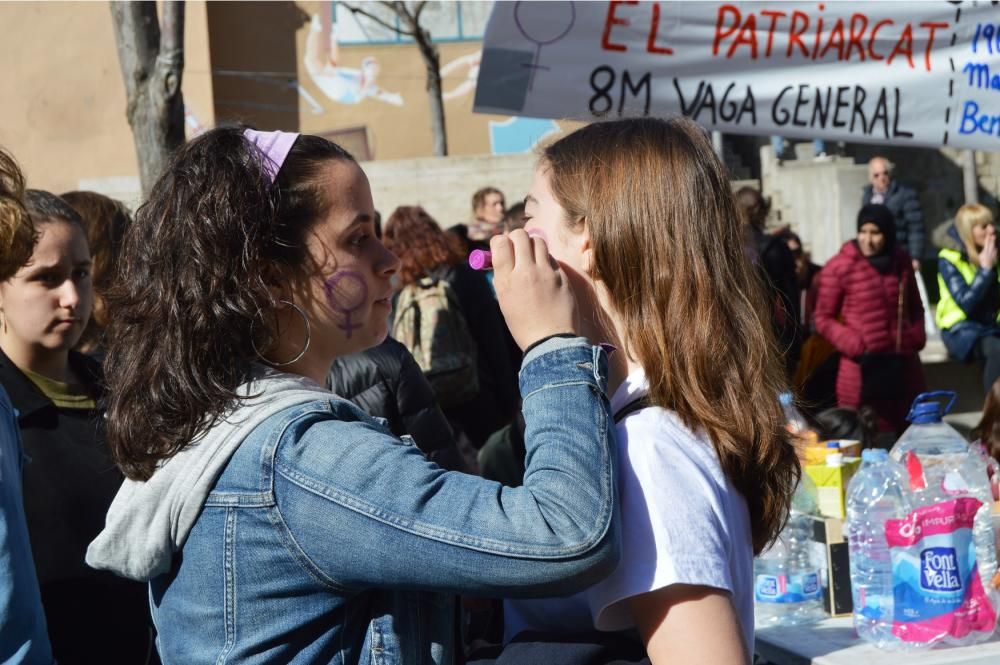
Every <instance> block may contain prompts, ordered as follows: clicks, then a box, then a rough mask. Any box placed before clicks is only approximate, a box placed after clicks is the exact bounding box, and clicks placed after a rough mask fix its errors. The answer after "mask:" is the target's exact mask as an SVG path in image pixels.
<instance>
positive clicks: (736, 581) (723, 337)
mask: <svg viewBox="0 0 1000 665" xmlns="http://www.w3.org/2000/svg"><path fill="white" fill-rule="evenodd" d="M525 214H526V217H527V226H526V227H525V228H526V229H527V230H528V233H529V235H533V236H540V237H543V238H544V239H545V240H546V242H547V246H548V248H549V251H550V252H551V253H552V256H553V257H554V258H555V259H557V260H558V261H559V262H560V264H561V265H562V266H563V270H564V271H565V272H566V274H567V275H568V276H569V278H570V281H572V282H573V284H574V290H575V292H576V293H577V302H578V306H579V307H580V309H581V316H582V318H583V320H584V321H586V322H587V327H586V328H585V331H586V333H587V335H588V336H589V337H590V338H591V339H606V340H610V341H611V342H612V343H613V344H614V345H615V346H617V347H618V348H619V350H618V351H617V352H616V353H614V354H613V355H612V356H611V359H610V370H609V379H608V392H609V394H610V395H612V397H611V408H612V412H613V413H615V417H616V420H617V421H618V425H617V432H618V442H619V459H618V462H619V465H618V480H619V493H620V500H621V508H622V559H621V563H620V564H619V566H618V568H617V569H616V570H615V572H614V573H613V574H612V575H611V576H609V577H608V578H606V579H604V580H602V581H600V582H598V583H597V584H595V585H594V586H592V587H590V588H588V589H587V590H586V591H584V592H583V593H580V594H577V595H575V596H568V597H562V598H552V599H546V600H542V601H535V600H517V601H508V602H507V603H506V608H505V609H506V611H505V616H504V619H505V633H506V638H507V639H508V640H513V642H512V643H510V644H508V646H507V647H506V652H507V653H509V654H510V657H505V656H501V658H500V661H499V662H517V661H518V657H517V656H516V654H518V653H523V654H526V653H528V652H529V651H531V652H532V653H534V654H535V656H537V655H538V652H537V651H532V649H534V648H535V647H537V643H535V644H533V643H532V642H531V640H533V639H534V640H537V639H539V638H538V635H539V633H538V632H537V631H542V633H543V634H544V635H546V636H547V638H546V639H551V640H555V641H556V642H558V641H559V638H558V634H565V633H574V634H577V635H576V636H575V637H574V638H573V639H565V640H564V641H565V642H567V643H572V644H574V645H579V644H580V643H581V640H582V641H583V642H584V643H588V640H591V641H592V642H596V643H598V644H603V645H605V646H607V645H610V644H613V643H614V640H617V639H618V638H619V637H620V635H614V636H612V637H609V636H608V633H609V632H612V631H615V632H617V631H626V634H631V635H635V636H636V637H637V639H639V640H641V642H642V645H643V646H644V647H645V649H646V652H647V654H648V657H649V660H650V661H651V662H652V663H653V664H654V665H660V664H662V663H712V664H713V665H729V664H737V663H739V664H743V663H747V662H749V660H750V654H751V653H752V649H753V630H754V626H753V574H752V558H753V556H754V554H756V553H759V552H760V551H761V550H762V549H764V548H765V547H766V546H767V544H768V543H769V542H770V541H771V540H773V538H774V537H775V535H776V534H777V532H778V530H779V528H780V527H781V525H782V524H783V522H784V520H785V517H786V515H787V512H788V507H789V500H790V495H791V492H792V489H793V488H794V486H795V483H796V480H797V474H798V463H797V461H796V458H795V453H794V450H793V448H792V445H791V443H790V441H789V440H788V435H787V433H786V432H785V429H784V418H783V415H782V412H781V407H780V406H779V404H778V400H777V394H778V393H779V392H780V391H781V389H782V386H783V370H782V364H781V360H780V356H779V354H778V349H777V346H776V344H775V337H774V332H773V328H772V326H771V325H770V320H769V308H768V306H767V301H766V297H765V295H764V289H763V285H762V283H761V282H760V281H759V280H758V278H757V276H756V273H755V272H754V266H753V265H751V263H750V262H749V261H748V260H747V259H746V256H745V254H744V250H743V247H744V243H743V231H742V228H741V219H740V215H739V211H738V209H737V207H736V202H735V199H734V197H733V194H732V192H731V189H730V183H729V181H728V179H727V177H726V171H725V167H724V166H723V165H722V164H721V162H720V161H719V159H718V158H717V157H716V155H715V154H714V152H713V151H712V146H711V143H710V142H709V141H708V139H707V137H706V136H705V134H704V132H703V130H701V129H700V128H698V127H697V125H695V124H694V123H692V122H690V121H688V120H686V119H675V120H659V119H652V118H645V119H633V120H621V121H617V122H604V123H594V124H591V125H588V126H586V127H583V128H581V129H578V130H577V131H576V132H574V133H572V134H570V135H568V136H566V137H564V138H562V139H560V140H559V141H557V142H555V143H554V144H552V145H551V146H549V147H548V148H546V149H545V150H544V152H543V153H542V156H541V159H540V162H539V166H538V168H537V169H536V171H535V177H534V181H533V183H532V186H531V191H530V193H529V194H528V196H527V198H526V199H525ZM529 459H530V457H529ZM595 629H596V630H597V631H602V632H603V637H602V635H601V633H594V631H595ZM525 631H534V632H533V633H532V635H533V636H534V637H522V638H517V634H518V633H522V635H523V634H525ZM580 633H587V635H586V636H583V637H581V636H580V635H579V634H580ZM636 633H637V635H636ZM573 648H574V649H576V648H577V647H576V646H574V647H573ZM611 652H612V654H611V656H609V658H614V657H619V654H617V653H615V652H614V649H611ZM564 653H566V651H565V649H564V648H562V647H554V650H553V653H551V654H550V655H551V658H546V662H552V663H560V662H566V661H564V660H563V659H562V658H563V655H562V654H564ZM625 657H628V658H630V657H631V656H625ZM520 660H521V661H522V662H525V661H524V658H521V659H520ZM536 662H540V661H536ZM587 662H596V661H590V660H588V661H587Z"/></svg>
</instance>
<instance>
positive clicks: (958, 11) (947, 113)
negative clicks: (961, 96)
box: [941, 3, 962, 145]
mask: <svg viewBox="0 0 1000 665" xmlns="http://www.w3.org/2000/svg"><path fill="white" fill-rule="evenodd" d="M955 4H958V3H955ZM961 20H962V8H961V7H956V8H955V29H954V30H952V33H951V46H955V42H956V41H957V40H958V23H959V21H961ZM948 66H949V67H951V74H952V77H951V78H950V79H948V103H947V105H946V106H945V109H944V137H942V139H941V143H942V145H948V127H949V126H950V125H951V104H952V99H953V98H954V97H955V58H953V57H951V56H949V57H948Z"/></svg>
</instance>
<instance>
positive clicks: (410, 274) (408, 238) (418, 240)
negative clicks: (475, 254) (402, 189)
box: [382, 206, 464, 286]
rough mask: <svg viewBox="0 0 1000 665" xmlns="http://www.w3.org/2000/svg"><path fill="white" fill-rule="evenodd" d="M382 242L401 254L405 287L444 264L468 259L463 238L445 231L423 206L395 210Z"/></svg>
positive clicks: (400, 207) (454, 263)
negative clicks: (462, 242) (458, 238)
mask: <svg viewBox="0 0 1000 665" xmlns="http://www.w3.org/2000/svg"><path fill="white" fill-rule="evenodd" d="M382 242H383V243H385V246H386V247H387V248H388V249H389V251H390V252H392V253H393V254H395V255H396V256H398V257H399V260H400V262H401V264H402V265H401V266H400V269H399V278H400V281H401V283H402V284H403V286H406V285H407V284H413V283H414V282H416V281H417V280H419V279H421V278H422V277H425V276H427V274H428V273H430V272H432V271H434V270H437V269H438V268H440V267H442V266H454V265H458V264H459V263H461V262H462V260H463V259H464V257H463V256H462V249H461V247H460V243H459V241H458V240H457V239H455V238H453V237H452V236H450V235H448V234H447V233H445V232H444V231H442V230H441V227H440V226H439V225H438V223H437V221H435V220H434V218H433V217H431V216H430V215H429V214H427V211H426V210H424V209H423V208H421V207H420V206H399V207H398V208H396V209H395V210H393V211H392V214H391V215H389V219H387V220H386V223H385V229H384V231H383V237H382Z"/></svg>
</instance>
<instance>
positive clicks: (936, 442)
mask: <svg viewBox="0 0 1000 665" xmlns="http://www.w3.org/2000/svg"><path fill="white" fill-rule="evenodd" d="M955 396H956V395H955V393H954V392H950V391H939V392H932V393H923V394H921V395H918V396H917V398H916V399H915V400H914V401H913V407H912V408H911V409H910V413H909V415H908V416H907V420H909V421H910V423H911V425H910V427H909V428H907V430H906V431H905V432H903V436H901V437H900V438H899V441H897V442H896V445H895V446H893V447H892V450H891V451H890V453H889V455H890V456H891V457H892V458H893V459H895V460H896V461H898V462H899V463H900V464H902V465H903V467H904V468H905V469H906V472H907V476H908V481H909V488H910V491H911V493H912V499H911V501H912V503H913V504H914V507H916V506H928V505H932V504H935V503H938V502H940V501H946V500H948V499H953V498H955V497H957V496H973V497H975V498H976V499H978V500H979V501H981V502H982V504H983V505H982V507H981V508H980V509H979V511H978V512H977V513H976V516H975V520H974V522H973V528H972V540H973V542H974V543H975V549H976V565H977V566H978V568H979V577H980V580H981V581H982V583H983V588H984V589H987V590H989V589H991V588H992V585H991V580H992V578H993V575H994V573H995V572H996V566H997V550H996V541H995V540H994V533H993V520H992V514H991V512H992V511H991V508H992V505H993V491H992V488H991V487H990V478H989V474H988V467H987V466H986V465H985V464H984V463H983V460H982V458H981V456H980V454H979V451H978V450H977V449H975V448H973V447H972V446H970V445H969V444H968V443H967V442H966V440H965V439H964V438H963V437H962V435H961V434H959V433H958V432H957V431H956V430H955V428H953V427H952V426H951V425H949V424H948V423H946V422H944V421H943V418H944V415H945V414H946V413H948V411H950V410H951V407H952V405H953V404H954V403H955ZM940 398H947V399H949V400H950V401H949V402H948V404H947V406H945V407H944V408H942V405H941V403H940V402H938V401H934V400H937V399H940ZM991 595H992V596H993V598H992V601H993V604H994V606H996V604H997V599H996V596H995V594H992V593H991Z"/></svg>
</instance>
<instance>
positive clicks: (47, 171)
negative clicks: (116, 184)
mask: <svg viewBox="0 0 1000 665" xmlns="http://www.w3.org/2000/svg"><path fill="white" fill-rule="evenodd" d="M186 14H187V16H186V21H185V50H186V53H185V60H186V69H185V72H184V79H183V91H184V97H185V101H186V102H187V104H188V106H189V107H190V108H191V109H193V110H194V111H195V112H196V113H197V114H198V119H199V120H200V121H201V122H202V124H206V125H208V126H211V124H213V123H214V116H213V114H212V104H211V99H212V85H211V77H210V73H209V71H210V69H211V66H210V64H209V57H208V42H207V35H208V33H207V27H206V20H205V3H204V2H202V1H194V2H188V3H187V10H186ZM0 26H3V38H2V39H0V61H2V62H5V63H7V66H6V67H5V70H4V90H5V91H6V94H5V96H4V100H3V104H0V145H3V146H4V147H5V148H6V149H7V150H9V151H10V152H12V153H13V154H14V156H15V157H16V158H17V160H18V161H19V162H20V164H21V167H22V168H23V169H24V171H25V174H26V176H27V178H28V184H29V185H30V186H31V187H37V188H42V189H49V190H52V191H54V192H57V193H58V192H64V191H67V190H70V189H77V188H78V187H79V186H80V182H81V180H83V179H86V180H87V182H88V183H90V184H91V185H94V186H95V188H97V189H102V188H101V187H100V184H101V183H102V182H103V181H104V180H105V179H109V178H110V179H114V178H116V177H121V176H135V174H136V173H137V171H138V169H137V166H136V157H135V148H134V144H133V142H132V133H131V130H130V129H129V126H128V121H127V119H126V117H125V86H124V84H123V82H122V74H121V68H120V67H119V64H118V55H117V52H116V50H115V40H114V33H113V30H112V23H111V10H110V9H109V6H108V3H106V2H3V3H0Z"/></svg>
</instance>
